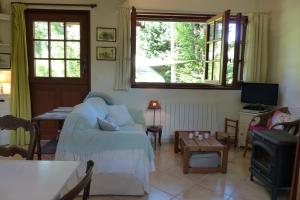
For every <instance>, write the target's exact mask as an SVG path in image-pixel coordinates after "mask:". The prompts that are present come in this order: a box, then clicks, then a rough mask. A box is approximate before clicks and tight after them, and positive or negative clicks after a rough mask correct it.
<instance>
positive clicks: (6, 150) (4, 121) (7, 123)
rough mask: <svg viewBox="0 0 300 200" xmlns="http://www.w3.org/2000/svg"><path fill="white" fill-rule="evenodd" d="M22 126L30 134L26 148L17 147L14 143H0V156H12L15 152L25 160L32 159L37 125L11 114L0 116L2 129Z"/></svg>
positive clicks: (15, 128) (13, 128) (14, 128)
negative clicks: (0, 144)
mask: <svg viewBox="0 0 300 200" xmlns="http://www.w3.org/2000/svg"><path fill="white" fill-rule="evenodd" d="M18 128H23V129H24V130H25V131H28V132H29V134H30V142H29V146H28V149H27V150H26V149H24V148H21V147H18V146H16V145H2V146H0V156H5V157H9V156H14V155H16V154H19V155H21V156H22V157H23V158H26V160H33V156H34V150H35V146H36V143H37V127H36V125H35V124H33V123H31V122H30V121H28V120H25V119H20V118H16V117H13V116H11V115H5V116H3V117H0V129H1V130H3V129H5V130H9V132H10V130H17V129H18Z"/></svg>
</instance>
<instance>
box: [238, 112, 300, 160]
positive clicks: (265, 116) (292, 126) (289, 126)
mask: <svg viewBox="0 0 300 200" xmlns="http://www.w3.org/2000/svg"><path fill="white" fill-rule="evenodd" d="M276 111H280V112H283V113H287V114H291V113H290V111H289V109H288V108H287V107H282V108H278V109H275V110H272V111H270V112H266V113H262V114H259V115H256V116H254V117H253V118H252V120H251V121H250V123H249V128H248V133H247V137H246V144H245V150H244V157H245V156H246V154H247V150H248V146H249V144H251V143H252V134H253V132H252V131H251V127H252V126H253V123H256V124H255V126H260V127H266V128H267V126H268V122H269V120H270V119H272V116H273V115H274V113H275V112H276ZM299 122H300V119H297V120H294V121H289V122H282V123H277V124H274V125H273V126H272V127H271V128H270V130H272V129H274V128H275V127H277V126H283V130H284V131H287V132H289V133H291V134H294V135H295V134H297V132H298V129H299Z"/></svg>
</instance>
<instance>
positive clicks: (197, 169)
mask: <svg viewBox="0 0 300 200" xmlns="http://www.w3.org/2000/svg"><path fill="white" fill-rule="evenodd" d="M192 152H205V151H204V150H199V151H190V149H189V147H184V148H183V166H182V171H183V173H185V174H187V173H217V172H221V173H226V172H227V160H228V151H227V149H220V150H217V149H215V150H210V151H209V152H221V158H222V160H221V165H220V166H219V167H190V166H189V160H190V157H191V153H192Z"/></svg>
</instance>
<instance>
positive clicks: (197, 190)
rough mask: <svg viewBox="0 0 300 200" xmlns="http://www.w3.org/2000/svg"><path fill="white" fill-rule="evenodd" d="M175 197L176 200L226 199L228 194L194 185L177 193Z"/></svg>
mask: <svg viewBox="0 0 300 200" xmlns="http://www.w3.org/2000/svg"><path fill="white" fill-rule="evenodd" d="M176 198H177V199H178V200H226V199H228V198H229V196H228V195H225V194H221V193H217V192H214V191H211V190H208V189H206V188H203V187H202V186H200V185H196V186H193V187H192V188H191V189H190V190H187V191H185V192H183V193H181V194H179V195H177V196H176Z"/></svg>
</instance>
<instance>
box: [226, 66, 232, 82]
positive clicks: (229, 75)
mask: <svg viewBox="0 0 300 200" xmlns="http://www.w3.org/2000/svg"><path fill="white" fill-rule="evenodd" d="M232 78H233V62H230V61H229V62H228V63H227V73H226V84H232V81H233V80H232Z"/></svg>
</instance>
